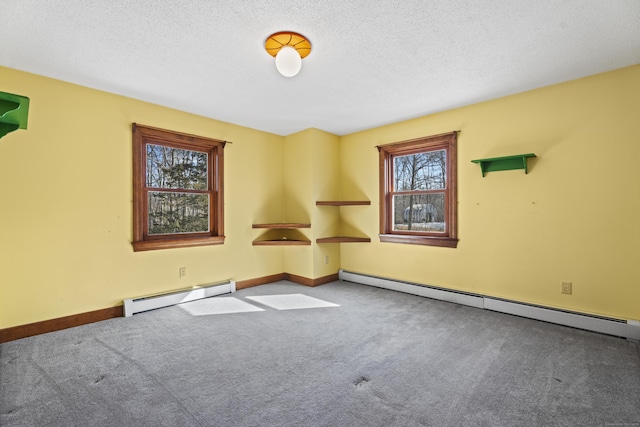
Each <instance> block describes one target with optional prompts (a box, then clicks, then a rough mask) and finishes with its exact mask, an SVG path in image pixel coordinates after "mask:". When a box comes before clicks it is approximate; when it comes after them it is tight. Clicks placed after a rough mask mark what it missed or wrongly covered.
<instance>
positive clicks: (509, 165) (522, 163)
mask: <svg viewBox="0 0 640 427" xmlns="http://www.w3.org/2000/svg"><path fill="white" fill-rule="evenodd" d="M530 157H536V155H535V154H533V153H528V154H517V155H515V156H503V157H493V158H490V159H477V160H471V162H472V163H478V164H479V165H480V170H481V171H482V176H483V177H484V176H485V175H486V173H487V172H495V171H506V170H512V169H524V173H525V174H526V173H527V171H528V169H527V159H528V158H530Z"/></svg>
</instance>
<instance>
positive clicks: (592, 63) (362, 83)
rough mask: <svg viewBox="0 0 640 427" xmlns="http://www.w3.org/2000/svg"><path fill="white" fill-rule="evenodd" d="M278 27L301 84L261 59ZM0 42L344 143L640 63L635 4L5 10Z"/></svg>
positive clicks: (151, 1) (73, 0) (30, 60)
mask: <svg viewBox="0 0 640 427" xmlns="http://www.w3.org/2000/svg"><path fill="white" fill-rule="evenodd" d="M283 30H291V31H295V32H299V33H301V34H304V35H305V36H307V37H308V38H309V40H310V41H311V44H312V51H311V54H310V55H309V56H308V57H307V58H306V59H304V60H303V65H302V71H301V72H300V74H299V75H298V76H296V77H293V78H286V77H282V76H281V75H279V74H278V72H277V71H276V69H275V66H274V60H273V58H272V57H271V56H269V55H268V54H267V53H266V51H265V50H264V49H263V43H264V41H265V39H266V38H267V36H269V35H270V34H271V33H274V32H277V31H283ZM0 41H1V42H0V65H2V66H6V67H9V68H15V69H19V70H24V71H28V72H32V73H36V74H41V75H44V76H48V77H53V78H56V79H60V80H64V81H68V82H72V83H77V84H80V85H84V86H88V87H92V88H96V89H101V90H105V91H108V92H112V93H116V94H121V95H125V96H129V97H132V98H136V99H141V100H144V101H148V102H152V103H155V104H160V105H164V106H168V107H172V108H175V109H178V110H183V111H187V112H191V113H195V114H199V115H202V116H206V117H211V118H214V119H218V120H223V121H226V122H231V123H235V124H239V125H243V126H248V127H251V128H254V129H260V130H264V131H268V132H272V133H275V134H279V135H288V134H291V133H294V132H297V131H300V130H304V129H308V128H318V129H322V130H325V131H327V132H330V133H333V134H336V135H345V134H348V133H352V132H355V131H359V130H363V129H369V128H372V127H376V126H380V125H383V124H388V123H394V122H397V121H401V120H404V119H409V118H413V117H419V116H423V115H426V114H430V113H434V112H438V111H443V110H447V109H451V108H454V107H459V106H463V105H468V104H472V103H476V102H479V101H484V100H489V99H493V98H497V97H502V96H505V95H509V94H513V93H517V92H522V91H525V90H529V89H533V88H537V87H542V86H547V85H550V84H554V83H558V82H562V81H566V80H571V79H576V78H579V77H583V76H587V75H591V74H596V73H599V72H603V71H608V70H613V69H616V68H621V67H625V66H629V65H633V64H638V63H640V1H639V0H607V1H605V0H538V1H532V0H484V1H483V0H351V1H349V0H342V1H332V0H298V1H285V0H268V1H266V0H254V1H245V0H235V1H221V0H217V1H216V0H137V1H132V0H56V1H51V0H2V1H0ZM0 90H3V89H2V81H0ZM23 95H26V96H28V95H29V94H28V93H25V94H23Z"/></svg>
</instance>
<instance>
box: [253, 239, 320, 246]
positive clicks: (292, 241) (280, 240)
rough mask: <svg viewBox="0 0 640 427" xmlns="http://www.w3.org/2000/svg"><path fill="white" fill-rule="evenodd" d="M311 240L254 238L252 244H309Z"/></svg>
mask: <svg viewBox="0 0 640 427" xmlns="http://www.w3.org/2000/svg"><path fill="white" fill-rule="evenodd" d="M309 245H311V241H309V240H292V239H278V240H254V241H253V246H309Z"/></svg>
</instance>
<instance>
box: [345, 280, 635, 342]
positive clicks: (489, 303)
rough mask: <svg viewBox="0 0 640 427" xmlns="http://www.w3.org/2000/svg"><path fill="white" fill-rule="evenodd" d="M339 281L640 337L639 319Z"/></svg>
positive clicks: (397, 284) (410, 286) (392, 283)
mask: <svg viewBox="0 0 640 427" xmlns="http://www.w3.org/2000/svg"><path fill="white" fill-rule="evenodd" d="M338 276H339V278H340V280H344V281H347V282H354V283H359V284H362V285H369V286H375V287H378V288H384V289H390V290H394V291H399V292H404V293H408V294H413V295H419V296H422V297H427V298H432V299H437V300H442V301H448V302H453V303H456V304H462V305H468V306H471V307H476V308H482V309H485V310H492V311H498V312H501V313H507V314H513V315H516V316H520V317H527V318H530V319H535V320H542V321H544V322H549V323H556V324H558V325H563V326H570V327H573V328H578V329H585V330H588V331H593V332H599V333H603V334H608V335H614V336H617V337H624V338H628V339H633V340H640V322H638V321H634V320H621V319H614V318H609V317H600V316H593V315H589V314H584V313H576V312H572V311H563V310H558V309H554V308H548V307H541V306H536V305H531V304H526V303H522V302H517V301H509V300H503V299H498V298H492V297H487V296H484V295H479V294H471V293H465V292H456V291H451V290H448V289H442V288H437V287H432V286H427V285H421V284H417V283H411V282H403V281H398V280H392V279H385V278H382V277H375V276H368V275H365V274H360V273H352V272H349V271H344V270H340V272H339V274H338Z"/></svg>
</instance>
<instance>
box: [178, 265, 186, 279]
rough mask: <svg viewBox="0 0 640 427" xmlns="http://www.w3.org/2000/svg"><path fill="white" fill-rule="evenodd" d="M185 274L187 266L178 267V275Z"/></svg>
mask: <svg viewBox="0 0 640 427" xmlns="http://www.w3.org/2000/svg"><path fill="white" fill-rule="evenodd" d="M186 275H187V267H180V270H178V276H180V277H185V276H186Z"/></svg>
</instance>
